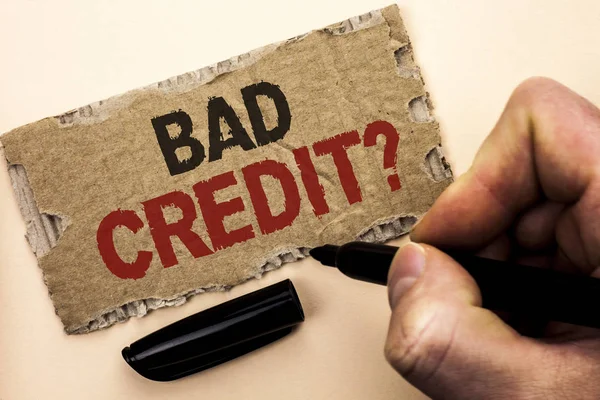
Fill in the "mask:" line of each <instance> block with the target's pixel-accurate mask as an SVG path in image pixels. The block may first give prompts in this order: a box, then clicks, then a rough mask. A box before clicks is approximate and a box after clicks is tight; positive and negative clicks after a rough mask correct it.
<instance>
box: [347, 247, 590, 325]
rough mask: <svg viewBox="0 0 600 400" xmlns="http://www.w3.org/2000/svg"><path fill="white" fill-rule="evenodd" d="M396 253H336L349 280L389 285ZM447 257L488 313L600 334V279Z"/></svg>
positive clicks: (352, 250)
mask: <svg viewBox="0 0 600 400" xmlns="http://www.w3.org/2000/svg"><path fill="white" fill-rule="evenodd" d="M397 251H398V247H394V246H387V245H383V244H372V243H364V242H350V243H347V244H344V245H342V246H340V248H339V249H338V251H337V255H336V266H337V268H338V269H339V270H340V271H341V272H343V273H344V274H345V275H347V276H349V277H351V278H354V279H359V280H362V281H366V282H371V283H376V284H380V285H386V284H387V276H388V272H389V268H390V265H391V263H392V260H393V258H394V255H395V254H396V252H397ZM447 253H448V254H449V255H450V256H451V257H452V258H454V259H455V260H456V261H457V262H458V263H459V264H460V265H462V267H463V268H464V269H465V270H466V271H467V272H468V273H469V274H470V275H471V276H472V277H473V279H474V280H475V282H476V283H477V286H479V289H480V292H481V297H482V306H483V307H484V308H487V309H490V310H495V311H507V312H511V313H518V314H523V315H528V316H535V317H536V318H539V319H544V320H548V321H559V322H566V323H570V324H574V325H581V326H589V327H594V328H600V313H599V312H596V311H595V306H596V305H597V304H600V279H596V278H592V277H589V276H583V275H575V274H569V273H564V272H559V271H554V270H551V269H546V268H538V267H532V266H526V265H518V264H516V263H511V262H507V261H498V260H492V259H488V258H482V257H477V256H473V255H470V254H466V253H461V252H456V251H449V252H447Z"/></svg>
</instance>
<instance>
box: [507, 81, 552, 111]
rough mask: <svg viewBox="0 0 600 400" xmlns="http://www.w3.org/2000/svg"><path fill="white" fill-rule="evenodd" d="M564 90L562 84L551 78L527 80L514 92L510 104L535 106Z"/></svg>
mask: <svg viewBox="0 0 600 400" xmlns="http://www.w3.org/2000/svg"><path fill="white" fill-rule="evenodd" d="M563 88H564V87H563V86H562V85H561V84H560V83H558V82H556V81H555V80H553V79H550V78H546V77H542V76H534V77H531V78H527V79H526V80H524V81H523V82H521V83H520V84H519V85H518V86H517V87H516V88H515V89H514V90H513V92H512V95H511V96H510V100H509V104H511V103H515V104H530V105H534V104H537V103H538V102H540V101H542V100H543V99H545V98H547V97H548V96H551V95H552V94H553V93H556V91H557V90H559V91H560V90H563Z"/></svg>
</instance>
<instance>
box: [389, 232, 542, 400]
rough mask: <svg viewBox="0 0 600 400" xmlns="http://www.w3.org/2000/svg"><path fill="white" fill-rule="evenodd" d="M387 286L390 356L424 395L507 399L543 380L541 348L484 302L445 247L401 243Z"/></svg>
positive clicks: (443, 397)
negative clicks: (539, 368)
mask: <svg viewBox="0 0 600 400" xmlns="http://www.w3.org/2000/svg"><path fill="white" fill-rule="evenodd" d="M388 290H389V298H390V305H391V307H392V318H391V323H390V327H389V332H388V338H387V342H386V348H385V355H386V358H387V359H388V361H389V362H390V364H391V365H392V366H393V367H394V368H395V369H396V370H397V371H398V372H399V373H400V374H401V375H403V377H404V378H405V379H406V380H408V381H409V382H410V383H412V384H413V385H415V386H416V387H417V388H419V389H420V390H421V391H423V392H424V393H425V394H427V395H429V396H431V397H433V398H435V399H463V398H468V399H486V400H489V399H496V398H502V399H505V398H510V397H512V396H515V395H519V394H523V393H524V392H529V391H530V390H529V389H531V382H532V380H533V381H536V380H537V379H536V378H538V379H539V377H535V376H533V374H534V373H535V370H536V369H537V368H536V364H538V365H539V362H540V357H541V356H542V355H543V347H542V346H541V345H539V344H538V343H537V342H535V341H534V340H532V339H529V338H526V337H524V336H521V335H519V334H518V333H517V332H516V331H514V330H513V329H512V328H511V327H510V326H508V325H506V324H505V323H504V322H503V321H502V320H501V319H500V318H499V317H498V316H497V315H496V314H494V313H493V312H491V311H489V310H486V309H483V308H481V295H480V292H479V288H478V287H477V285H476V283H475V281H474V280H473V278H471V276H470V275H469V274H468V273H467V272H466V271H465V270H464V269H463V268H462V267H461V266H460V265H459V264H457V263H456V262H455V261H454V260H453V259H452V258H451V257H449V256H448V255H446V254H445V253H443V252H441V251H439V250H437V249H436V248H434V247H432V246H428V245H420V244H416V243H410V244H407V245H406V246H404V247H402V248H401V249H400V250H399V251H398V253H397V254H396V256H395V258H394V260H393V262H392V267H391V269H390V274H389V279H388ZM524 386H528V388H527V387H524Z"/></svg>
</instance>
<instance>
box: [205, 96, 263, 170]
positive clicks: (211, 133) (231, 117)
mask: <svg viewBox="0 0 600 400" xmlns="http://www.w3.org/2000/svg"><path fill="white" fill-rule="evenodd" d="M221 118H223V119H224V120H225V122H226V123H227V125H228V126H229V136H230V137H229V138H227V139H225V138H224V137H223V132H221ZM208 140H209V148H208V161H215V160H220V159H221V157H223V150H225V149H229V148H231V147H233V146H240V147H241V148H242V149H244V150H251V149H255V148H256V145H255V144H254V142H252V140H251V139H250V136H248V133H247V132H246V130H245V129H244V127H243V126H242V123H241V122H240V119H239V118H238V116H237V114H236V113H235V111H233V108H231V106H230V105H229V104H227V102H226V101H225V99H223V98H222V97H213V98H211V99H210V100H209V102H208Z"/></svg>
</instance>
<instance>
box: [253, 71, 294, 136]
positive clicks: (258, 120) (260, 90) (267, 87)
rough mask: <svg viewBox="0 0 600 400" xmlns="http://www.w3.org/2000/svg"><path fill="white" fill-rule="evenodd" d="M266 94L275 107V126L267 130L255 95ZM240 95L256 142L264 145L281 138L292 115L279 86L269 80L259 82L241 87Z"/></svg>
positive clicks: (287, 128) (287, 127)
mask: <svg viewBox="0 0 600 400" xmlns="http://www.w3.org/2000/svg"><path fill="white" fill-rule="evenodd" d="M258 96H267V97H268V98H269V99H271V100H273V103H274V104H275V108H276V109H277V126H276V127H275V128H273V129H271V130H267V127H266V126H265V120H264V117H263V114H262V111H261V110H260V107H259V106H258V101H257V97H258ZM242 97H243V99H244V104H245V105H246V109H247V110H248V117H250V123H251V124H252V130H253V132H254V137H255V138H256V144H258V145H259V146H264V145H265V144H269V143H271V142H275V141H277V140H279V139H283V137H284V136H285V134H286V133H287V131H288V130H289V129H290V124H291V121H292V115H291V114H290V106H289V105H288V102H287V99H286V98H285V95H284V94H283V92H282V91H281V89H279V86H277V85H273V84H272V83H269V82H260V83H257V84H254V85H250V86H246V87H245V88H243V89H242Z"/></svg>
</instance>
